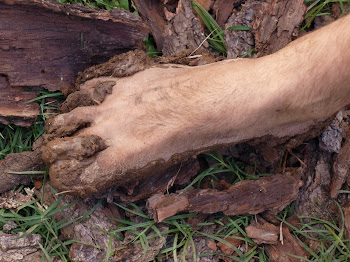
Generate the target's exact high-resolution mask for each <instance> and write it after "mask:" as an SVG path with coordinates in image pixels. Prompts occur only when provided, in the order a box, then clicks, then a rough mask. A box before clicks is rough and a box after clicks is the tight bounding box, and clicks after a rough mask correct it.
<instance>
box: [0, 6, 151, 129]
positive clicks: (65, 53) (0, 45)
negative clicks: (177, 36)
mask: <svg viewBox="0 0 350 262" xmlns="http://www.w3.org/2000/svg"><path fill="white" fill-rule="evenodd" d="M148 32H149V30H148V27H147V26H146V25H145V24H144V23H143V22H142V20H141V19H140V17H138V16H136V15H134V14H132V13H130V12H127V11H125V10H122V9H114V10H111V11H105V10H97V9H96V10H95V9H91V8H87V7H84V6H82V5H64V4H60V3H57V2H56V1H54V0H46V1H41V0H0V59H1V63H0V75H2V76H4V77H5V79H7V80H8V81H7V83H8V85H7V84H6V83H4V80H2V81H1V83H0V85H1V87H0V90H2V91H1V99H0V102H1V104H0V108H1V110H0V115H1V119H2V121H1V120H0V121H1V122H2V123H5V124H7V123H16V124H19V125H21V124H23V123H24V125H27V124H28V119H33V118H32V112H31V117H30V118H28V117H27V114H28V111H26V110H32V109H33V108H34V107H33V106H29V107H23V108H24V110H22V111H21V112H17V111H16V110H15V108H19V104H18V103H17V101H14V99H15V98H14V97H13V96H11V95H10V97H11V98H7V100H6V101H7V102H6V103H5V101H4V96H5V94H7V92H6V91H5V90H6V89H8V88H9V87H11V88H12V89H11V90H10V89H9V91H8V93H9V94H10V93H12V92H15V93H16V92H19V91H18V90H19V89H16V88H18V87H24V86H25V87H38V86H40V87H42V88H46V89H48V90H50V91H54V90H61V91H62V92H63V93H69V89H70V88H72V87H74V82H75V79H76V77H77V74H78V72H80V71H83V70H84V69H85V68H88V67H90V66H92V65H95V64H99V63H102V62H105V61H107V60H108V59H109V58H111V57H112V56H114V55H116V54H120V53H123V52H125V51H128V50H131V49H135V48H143V44H142V40H143V39H144V38H145V37H146V35H147V34H148ZM27 96H28V94H26V95H24V97H22V93H21V95H18V96H16V97H20V98H21V101H22V100H24V99H25V98H27ZM29 96H30V95H29ZM22 98H23V99H22ZM30 98H32V96H30ZM11 100H12V101H13V102H11ZM13 103H15V104H16V105H14V104H13ZM7 111H11V112H10V113H8V112H7ZM24 111H25V112H26V113H25V115H23V112H24ZM8 115H11V117H9V116H8ZM23 117H24V118H25V119H26V120H23V121H24V122H23V123H22V120H21V119H23ZM34 119H35V118H34Z"/></svg>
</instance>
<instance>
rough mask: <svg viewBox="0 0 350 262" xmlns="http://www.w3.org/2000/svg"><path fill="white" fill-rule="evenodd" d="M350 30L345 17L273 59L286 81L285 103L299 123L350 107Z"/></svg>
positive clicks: (297, 42) (349, 19)
mask: <svg viewBox="0 0 350 262" xmlns="http://www.w3.org/2000/svg"><path fill="white" fill-rule="evenodd" d="M349 29H350V16H349V15H348V16H346V17H344V18H342V19H339V20H338V21H336V22H334V23H332V24H330V25H328V26H326V27H323V28H322V29H320V30H317V31H315V32H312V33H310V34H308V35H306V36H304V37H302V38H300V39H298V40H296V41H294V42H292V43H291V44H290V45H288V46H287V47H286V48H284V49H282V50H281V51H279V52H277V53H276V54H275V55H273V59H275V61H276V67H277V68H280V71H281V74H282V75H283V77H285V79H286V83H285V86H282V88H285V95H284V100H285V101H286V103H287V104H290V109H291V110H294V113H295V114H296V115H297V117H298V118H299V119H300V121H304V120H307V119H313V118H321V117H327V116H330V115H331V114H333V113H334V112H336V111H338V110H339V109H341V108H343V107H344V106H346V105H348V104H350V49H349V44H350V30H349ZM295 81H297V84H295Z"/></svg>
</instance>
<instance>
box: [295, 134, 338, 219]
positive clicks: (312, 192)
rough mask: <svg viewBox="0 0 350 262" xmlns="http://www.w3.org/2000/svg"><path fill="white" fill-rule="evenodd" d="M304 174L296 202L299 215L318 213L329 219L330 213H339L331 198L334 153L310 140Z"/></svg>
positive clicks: (305, 154) (306, 151)
mask: <svg viewBox="0 0 350 262" xmlns="http://www.w3.org/2000/svg"><path fill="white" fill-rule="evenodd" d="M303 162H304V163H305V164H306V167H304V174H303V176H302V180H303V182H304V185H303V186H302V187H301V190H300V193H299V196H298V198H297V200H296V203H295V207H296V209H295V211H296V213H297V214H298V215H302V216H310V217H314V216H315V214H318V215H319V216H320V218H321V219H325V220H327V219H328V218H329V214H330V213H331V214H332V215H335V217H337V215H338V214H339V211H338V208H337V207H336V205H335V204H334V202H333V201H331V199H330V192H329V189H330V182H331V162H332V154H331V153H329V152H325V151H322V150H319V146H318V141H316V140H310V141H309V142H308V143H307V145H306V147H305V150H304V158H303Z"/></svg>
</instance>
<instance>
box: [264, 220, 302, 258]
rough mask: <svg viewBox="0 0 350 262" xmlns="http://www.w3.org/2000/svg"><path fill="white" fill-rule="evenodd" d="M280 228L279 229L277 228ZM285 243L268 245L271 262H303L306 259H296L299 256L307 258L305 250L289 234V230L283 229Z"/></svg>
mask: <svg viewBox="0 0 350 262" xmlns="http://www.w3.org/2000/svg"><path fill="white" fill-rule="evenodd" d="M277 228H278V227H277ZM282 235H283V243H282V242H281V241H278V242H277V244H273V245H266V246H265V250H266V254H267V255H268V257H269V259H270V261H271V262H302V261H305V260H304V259H300V258H296V257H293V256H291V255H294V256H299V257H302V258H307V257H308V255H307V253H306V251H305V250H304V249H303V246H302V245H301V243H300V242H299V241H298V240H297V239H296V238H295V237H294V236H293V235H292V234H291V233H290V232H289V230H288V228H286V227H282Z"/></svg>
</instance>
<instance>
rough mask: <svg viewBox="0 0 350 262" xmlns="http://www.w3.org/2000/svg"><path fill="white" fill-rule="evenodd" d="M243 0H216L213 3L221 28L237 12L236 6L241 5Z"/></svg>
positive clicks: (216, 18) (214, 12)
mask: <svg viewBox="0 0 350 262" xmlns="http://www.w3.org/2000/svg"><path fill="white" fill-rule="evenodd" d="M242 2H243V1H242V0H216V1H214V4H213V14H214V16H215V20H216V22H217V23H218V25H219V26H220V27H221V28H224V27H225V23H226V22H227V20H228V18H229V17H230V16H231V15H232V14H233V13H235V12H234V11H235V10H234V8H235V7H239V5H240V4H241V3H242Z"/></svg>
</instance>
